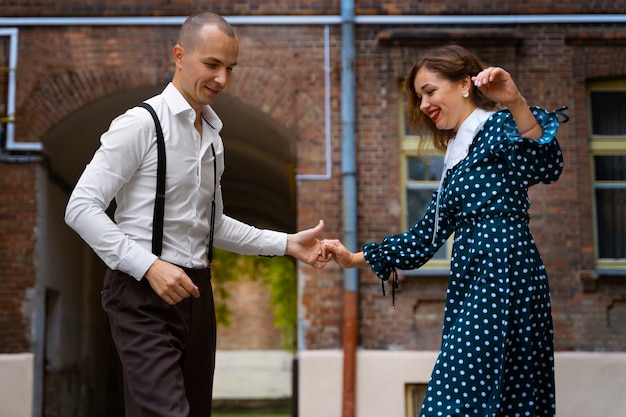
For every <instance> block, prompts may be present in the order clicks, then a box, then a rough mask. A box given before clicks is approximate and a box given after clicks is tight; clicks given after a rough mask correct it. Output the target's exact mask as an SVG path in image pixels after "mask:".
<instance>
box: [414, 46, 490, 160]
mask: <svg viewBox="0 0 626 417" xmlns="http://www.w3.org/2000/svg"><path fill="white" fill-rule="evenodd" d="M422 68H426V69H428V70H429V71H432V72H435V73H437V74H439V75H440V76H442V77H443V78H446V79H448V80H449V81H451V82H456V81H461V80H462V79H464V78H465V77H467V76H470V77H473V76H475V75H477V74H478V73H479V72H480V71H482V70H483V69H484V68H485V66H484V65H483V63H482V62H481V61H480V60H479V59H478V58H477V57H476V56H475V55H474V54H472V53H471V52H469V51H468V50H467V49H465V48H463V47H462V46H458V45H447V46H442V47H437V48H432V49H429V50H426V51H425V52H424V53H423V54H422V56H421V57H420V59H419V60H418V61H417V62H416V63H414V64H413V65H412V66H411V68H410V69H409V71H408V73H407V76H406V79H405V82H404V89H405V92H406V94H407V102H406V106H405V112H406V121H407V123H408V125H409V127H410V128H411V129H412V130H413V131H414V132H415V133H417V134H418V135H420V136H423V137H430V138H432V141H433V145H434V147H435V149H437V150H438V151H440V152H445V150H446V148H447V146H448V141H449V140H450V139H451V138H453V137H454V135H455V134H456V132H454V131H453V130H439V129H437V126H436V125H435V123H434V122H433V121H432V120H431V118H430V117H428V116H427V115H426V114H424V112H422V111H421V110H420V105H421V103H422V99H421V97H420V96H419V95H418V94H417V92H416V91H415V85H414V82H415V77H416V76H417V73H418V71H419V70H420V69H422ZM470 100H473V101H474V103H475V104H476V106H478V107H479V108H481V109H484V110H493V109H495V108H497V107H498V106H497V103H495V102H494V101H493V100H491V99H489V98H487V97H486V96H485V95H484V94H483V93H482V92H481V91H480V90H479V89H478V88H477V87H476V86H475V85H474V84H473V83H472V84H471V91H470Z"/></svg>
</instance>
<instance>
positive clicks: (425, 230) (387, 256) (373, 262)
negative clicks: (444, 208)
mask: <svg viewBox="0 0 626 417" xmlns="http://www.w3.org/2000/svg"><path fill="white" fill-rule="evenodd" d="M436 204H437V192H435V193H433V198H432V200H431V202H430V204H429V205H428V208H427V210H426V214H425V215H424V217H422V219H421V220H420V221H418V222H417V223H415V225H413V227H411V228H410V229H409V230H408V231H406V232H404V233H399V234H396V235H390V236H387V237H385V238H384V239H383V241H382V242H381V243H375V242H372V243H368V244H365V245H363V256H364V257H365V260H366V261H367V263H368V264H370V266H371V268H372V271H374V273H375V274H376V275H377V276H378V278H380V279H382V280H383V281H387V280H388V279H389V276H390V275H391V273H392V272H394V270H395V268H399V269H403V270H407V269H417V268H419V267H421V266H422V265H424V264H425V263H426V262H428V261H429V260H430V259H431V258H432V257H433V255H434V254H435V253H436V252H437V250H439V248H440V247H441V246H442V245H443V244H444V243H445V242H446V240H448V237H449V236H450V235H451V234H452V228H451V227H450V222H449V220H448V219H447V218H446V217H445V216H442V217H441V218H440V219H439V228H438V231H437V236H436V238H435V239H433V233H434V230H435V213H436V211H437V210H436Z"/></svg>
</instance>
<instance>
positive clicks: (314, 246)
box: [285, 220, 331, 269]
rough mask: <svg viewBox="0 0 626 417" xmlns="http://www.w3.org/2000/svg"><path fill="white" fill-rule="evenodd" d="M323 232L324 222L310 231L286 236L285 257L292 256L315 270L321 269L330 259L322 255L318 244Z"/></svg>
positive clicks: (321, 221)
mask: <svg viewBox="0 0 626 417" xmlns="http://www.w3.org/2000/svg"><path fill="white" fill-rule="evenodd" d="M323 230H324V221H323V220H320V222H319V223H318V224H317V226H315V227H314V228H312V229H306V230H301V231H299V232H298V233H295V234H290V235H287V249H286V250H285V255H289V256H293V257H294V258H296V259H297V260H299V261H302V262H304V263H306V264H307V265H310V266H312V267H313V268H316V269H322V268H324V267H325V266H326V263H327V262H328V261H329V260H330V259H331V257H330V256H327V257H326V256H324V255H323V254H322V247H321V244H320V240H319V239H320V237H321V233H322V231H323Z"/></svg>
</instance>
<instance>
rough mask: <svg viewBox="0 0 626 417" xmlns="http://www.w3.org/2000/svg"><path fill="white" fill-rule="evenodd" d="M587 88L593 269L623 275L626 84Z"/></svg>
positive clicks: (625, 259) (625, 267)
mask: <svg viewBox="0 0 626 417" xmlns="http://www.w3.org/2000/svg"><path fill="white" fill-rule="evenodd" d="M589 87H590V88H589V109H590V111H589V113H590V115H591V120H590V149H591V167H592V169H591V173H592V184H593V208H594V219H595V230H594V231H595V246H596V248H595V249H596V251H595V253H596V268H597V269H598V270H604V271H607V270H611V271H615V270H619V271H623V272H626V117H624V115H625V114H626V81H614V82H598V83H592V84H590V86H589Z"/></svg>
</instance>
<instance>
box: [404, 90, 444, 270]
mask: <svg viewBox="0 0 626 417" xmlns="http://www.w3.org/2000/svg"><path fill="white" fill-rule="evenodd" d="M400 96H401V97H402V98H403V101H402V103H401V104H400V106H399V108H400V109H401V110H400V126H401V129H400V132H401V135H400V136H401V137H400V142H401V161H400V169H401V172H400V180H401V181H402V185H403V186H402V189H403V190H404V192H403V194H402V197H401V199H402V216H401V218H402V225H401V228H402V230H408V229H409V228H410V227H411V226H413V225H414V224H415V223H416V222H417V221H419V220H420V219H421V218H422V216H423V215H424V214H425V212H426V208H427V206H428V204H429V203H430V201H431V199H432V194H433V192H435V191H437V188H438V187H439V181H440V180H441V171H442V169H443V155H442V154H441V153H439V152H438V151H436V150H435V148H434V147H430V148H425V149H423V150H421V151H420V153H419V154H418V143H419V140H420V139H419V137H417V136H415V134H414V133H413V132H411V131H410V130H409V128H408V126H407V124H406V123H405V120H404V103H405V101H404V95H403V94H400ZM452 241H453V239H452V238H450V239H448V243H447V244H446V245H445V246H443V247H442V248H441V249H439V251H438V252H437V253H436V254H435V255H434V256H433V258H432V259H431V260H430V261H428V263H427V264H426V265H424V266H423V267H422V268H420V269H419V270H416V271H403V274H404V275H424V274H446V275H447V273H448V271H449V269H450V254H451V252H452Z"/></svg>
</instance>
